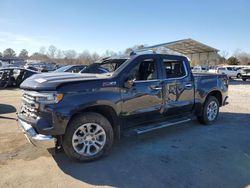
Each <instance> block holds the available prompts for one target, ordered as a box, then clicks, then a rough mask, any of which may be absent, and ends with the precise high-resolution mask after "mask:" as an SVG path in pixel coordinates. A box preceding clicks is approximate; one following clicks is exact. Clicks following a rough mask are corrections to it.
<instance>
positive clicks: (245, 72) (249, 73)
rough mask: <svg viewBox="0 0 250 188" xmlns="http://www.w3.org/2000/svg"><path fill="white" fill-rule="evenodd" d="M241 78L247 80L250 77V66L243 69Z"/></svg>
mask: <svg viewBox="0 0 250 188" xmlns="http://www.w3.org/2000/svg"><path fill="white" fill-rule="evenodd" d="M241 79H242V80H243V81H246V80H247V79H250V68H243V69H241Z"/></svg>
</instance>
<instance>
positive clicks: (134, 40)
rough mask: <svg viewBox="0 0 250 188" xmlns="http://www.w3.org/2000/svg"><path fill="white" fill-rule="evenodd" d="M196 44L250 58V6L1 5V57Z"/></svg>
mask: <svg viewBox="0 0 250 188" xmlns="http://www.w3.org/2000/svg"><path fill="white" fill-rule="evenodd" d="M186 38H192V39H195V40H197V41H200V42H202V43H205V44H207V45H209V46H212V47H214V48H217V49H219V50H220V51H227V52H228V53H229V54H233V53H234V51H235V50H237V49H241V50H242V51H245V52H247V53H249V52H250V1H249V0H234V1H233V0H207V1H200V0H188V1H185V0H175V1H173V0H172V1H168V0H154V1H153V0H105V1H104V0H89V1H87V0H86V1H84V0H71V1H70V0H68V1H66V0H0V51H3V50H4V49H6V48H9V47H10V48H13V49H14V50H15V51H16V52H17V53H19V51H20V50H21V49H23V48H25V49H27V50H28V51H29V52H30V53H33V52H37V51H39V49H40V47H42V46H44V47H46V48H47V47H48V46H49V45H54V46H56V47H57V48H60V49H62V50H68V49H74V50H76V51H77V52H78V53H80V52H82V51H84V50H88V51H90V52H91V53H93V52H97V53H104V52H105V51H106V50H107V49H108V50H112V51H116V52H118V51H123V50H125V49H126V48H128V47H132V46H134V45H136V44H145V45H149V46H151V45H155V44H159V43H165V42H170V41H175V40H180V39H186Z"/></svg>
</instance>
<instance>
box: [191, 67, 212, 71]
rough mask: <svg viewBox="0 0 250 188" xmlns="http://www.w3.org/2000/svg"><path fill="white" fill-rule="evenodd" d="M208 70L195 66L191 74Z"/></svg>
mask: <svg viewBox="0 0 250 188" xmlns="http://www.w3.org/2000/svg"><path fill="white" fill-rule="evenodd" d="M207 71H208V68H207V67H202V66H195V67H194V68H193V69H192V72H207Z"/></svg>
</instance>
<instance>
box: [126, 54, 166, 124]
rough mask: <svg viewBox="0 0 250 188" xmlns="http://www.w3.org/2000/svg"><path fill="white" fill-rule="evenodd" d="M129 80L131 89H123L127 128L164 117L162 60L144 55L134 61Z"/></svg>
mask: <svg viewBox="0 0 250 188" xmlns="http://www.w3.org/2000/svg"><path fill="white" fill-rule="evenodd" d="M127 77H128V78H129V77H130V79H133V85H132V87H131V88H124V89H122V99H123V103H122V116H123V119H124V120H125V125H124V126H125V127H130V126H134V125H136V124H141V123H145V122H149V121H155V120H156V119H159V118H160V117H162V109H163V96H162V81H161V79H160V77H161V71H160V60H159V58H158V57H157V56H155V55H144V56H140V57H138V58H136V59H135V60H134V66H133V68H132V69H131V71H130V72H129V74H128V76H127Z"/></svg>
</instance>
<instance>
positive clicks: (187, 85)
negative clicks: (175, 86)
mask: <svg viewBox="0 0 250 188" xmlns="http://www.w3.org/2000/svg"><path fill="white" fill-rule="evenodd" d="M192 86H193V84H186V85H185V87H192Z"/></svg>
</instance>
